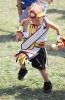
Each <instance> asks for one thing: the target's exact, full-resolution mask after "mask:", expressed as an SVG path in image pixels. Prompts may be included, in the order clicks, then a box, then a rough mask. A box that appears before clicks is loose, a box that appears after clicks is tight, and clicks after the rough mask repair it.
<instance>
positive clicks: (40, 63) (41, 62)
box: [31, 48, 52, 93]
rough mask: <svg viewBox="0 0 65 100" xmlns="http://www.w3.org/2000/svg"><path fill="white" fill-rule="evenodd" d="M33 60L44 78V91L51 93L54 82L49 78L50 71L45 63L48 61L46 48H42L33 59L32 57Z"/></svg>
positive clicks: (33, 64) (33, 63)
mask: <svg viewBox="0 0 65 100" xmlns="http://www.w3.org/2000/svg"><path fill="white" fill-rule="evenodd" d="M31 62H32V66H33V67H34V68H37V69H38V70H39V71H40V73H41V75H42V77H43V79H44V87H43V91H44V92H45V93H49V92H51V90H52V84H51V82H50V81H49V79H48V71H47V69H46V67H45V63H46V52H45V49H44V48H43V49H40V51H39V54H38V55H37V56H36V57H34V58H33V59H31Z"/></svg>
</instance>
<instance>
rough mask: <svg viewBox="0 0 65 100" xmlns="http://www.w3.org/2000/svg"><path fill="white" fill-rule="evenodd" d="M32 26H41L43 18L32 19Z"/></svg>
mask: <svg viewBox="0 0 65 100" xmlns="http://www.w3.org/2000/svg"><path fill="white" fill-rule="evenodd" d="M30 19H31V22H32V24H35V25H37V26H40V25H41V24H42V22H43V17H37V18H30Z"/></svg>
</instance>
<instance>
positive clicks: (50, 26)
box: [46, 19, 62, 35]
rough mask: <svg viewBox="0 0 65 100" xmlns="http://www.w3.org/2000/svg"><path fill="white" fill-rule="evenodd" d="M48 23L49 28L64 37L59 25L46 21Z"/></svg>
mask: <svg viewBox="0 0 65 100" xmlns="http://www.w3.org/2000/svg"><path fill="white" fill-rule="evenodd" d="M46 23H47V26H48V28H52V29H54V30H55V31H56V32H57V35H62V32H61V29H60V27H59V26H58V25H56V24H54V23H53V22H51V21H49V20H48V19H46Z"/></svg>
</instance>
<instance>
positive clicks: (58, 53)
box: [47, 49, 65, 58]
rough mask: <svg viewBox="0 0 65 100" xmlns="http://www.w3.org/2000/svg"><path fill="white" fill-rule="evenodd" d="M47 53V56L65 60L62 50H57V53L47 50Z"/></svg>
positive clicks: (64, 52) (64, 51)
mask: <svg viewBox="0 0 65 100" xmlns="http://www.w3.org/2000/svg"><path fill="white" fill-rule="evenodd" d="M47 52H48V54H50V55H52V56H55V57H56V56H59V57H63V58H65V49H64V50H58V51H56V50H52V51H51V50H49V51H48V50H47Z"/></svg>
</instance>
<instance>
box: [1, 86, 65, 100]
mask: <svg viewBox="0 0 65 100" xmlns="http://www.w3.org/2000/svg"><path fill="white" fill-rule="evenodd" d="M4 95H5V96H8V95H9V96H10V95H11V96H14V97H15V99H16V100H33V99H34V100H65V90H57V91H52V92H51V93H49V94H44V93H43V91H42V89H40V88H37V89H33V90H32V89H31V88H28V87H27V86H17V87H16V86H13V87H10V88H4V89H0V97H1V96H4Z"/></svg>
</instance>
